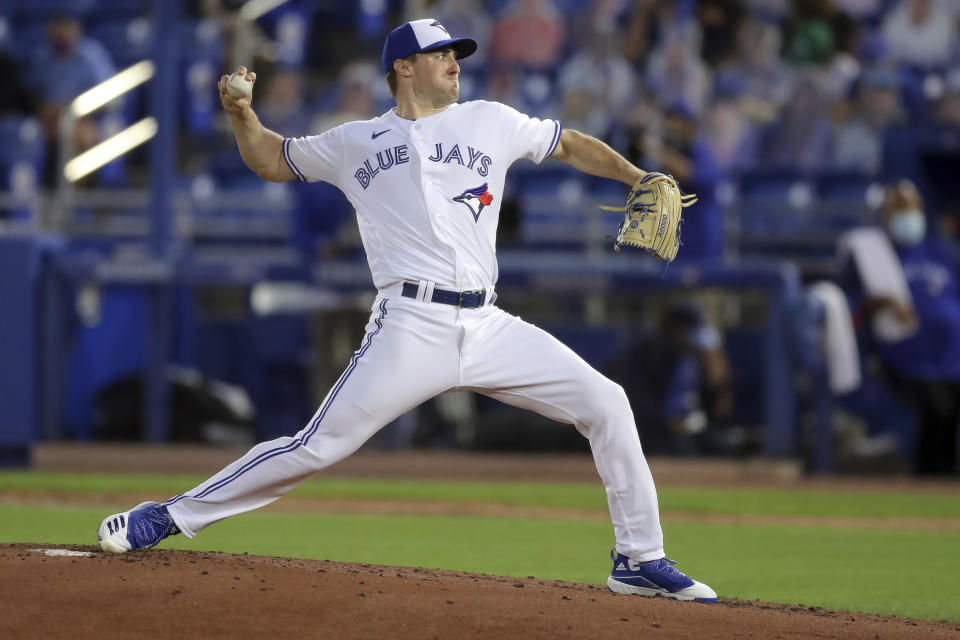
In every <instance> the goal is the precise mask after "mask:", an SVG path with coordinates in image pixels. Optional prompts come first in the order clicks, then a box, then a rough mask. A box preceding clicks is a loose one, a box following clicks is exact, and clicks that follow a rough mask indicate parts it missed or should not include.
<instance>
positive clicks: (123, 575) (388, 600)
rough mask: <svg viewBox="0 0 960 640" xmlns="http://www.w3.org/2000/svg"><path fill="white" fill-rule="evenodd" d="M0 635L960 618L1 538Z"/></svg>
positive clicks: (765, 633)
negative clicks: (111, 551)
mask: <svg viewBox="0 0 960 640" xmlns="http://www.w3.org/2000/svg"><path fill="white" fill-rule="evenodd" d="M0 603H2V610H3V615H0V637H2V638H28V637H29V638H34V637H36V638H67V637H69V638H72V639H76V640H83V639H85V638H96V639H97V640H102V639H103V638H138V639H140V638H144V637H155V638H161V637H162V638H178V639H183V640H186V639H190V638H226V637H229V638H256V639H257V640H263V639H264V638H336V639H341V638H375V639H376V640H383V639H384V638H390V639H404V638H418V639H419V638H444V639H446V638H457V639H459V638H524V639H525V640H526V639H530V638H550V639H553V638H616V639H617V640H623V638H625V637H643V638H696V639H697V640H703V639H704V638H713V639H724V638H764V639H767V638H787V637H789V638H808V637H809V638H814V637H816V638H883V639H885V640H886V639H893V638H924V639H932V638H951V639H953V640H957V639H958V638H960V629H958V628H957V626H958V625H956V624H948V623H935V622H924V621H913V620H904V619H900V618H883V617H880V616H873V615H864V614H853V613H842V612H835V611H825V610H822V609H817V608H812V607H810V608H807V607H797V606H786V605H776V604H761V603H757V602H745V601H741V600H723V601H722V602H721V603H720V604H716V605H708V604H699V603H688V602H673V601H670V600H666V599H663V598H641V597H636V596H620V595H614V594H611V593H609V592H608V591H606V589H605V588H602V587H599V586H596V585H583V584H569V583H562V582H550V581H544V580H536V579H533V578H528V579H517V578H505V577H499V576H487V575H475V574H465V573H455V572H450V571H434V570H430V569H420V568H417V569H414V568H403V567H382V566H374V565H366V564H346V563H340V562H323V561H317V560H295V559H287V558H268V557H257V556H245V555H243V556H239V555H229V554H223V553H202V552H187V551H166V550H162V549H161V550H157V549H154V550H149V551H143V552H137V553H133V554H128V555H121V556H114V555H107V554H103V553H100V552H99V551H98V550H96V548H95V547H86V546H83V547H81V546H62V545H61V546H51V545H22V544H18V545H9V544H7V545H0Z"/></svg>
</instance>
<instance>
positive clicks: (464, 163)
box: [353, 142, 493, 189]
mask: <svg viewBox="0 0 960 640" xmlns="http://www.w3.org/2000/svg"><path fill="white" fill-rule="evenodd" d="M466 150H467V153H466V156H464V153H463V151H461V150H460V145H459V144H454V145H453V146H452V147H450V146H449V145H448V146H447V147H446V148H444V145H443V143H442V142H438V143H436V145H435V147H434V152H433V153H432V154H430V155H429V156H427V160H431V161H433V162H437V163H443V164H451V163H454V162H455V163H457V164H459V165H460V166H461V167H466V168H467V169H475V170H476V172H477V173H479V174H480V175H481V176H482V177H486V176H487V174H489V173H490V165H491V164H493V158H491V157H490V156H489V155H487V154H486V153H484V152H483V151H481V150H480V149H474V148H473V147H471V146H469V145H468V146H467V148H466ZM409 161H410V156H409V154H408V151H407V145H405V144H401V145H397V146H395V147H388V148H387V149H383V150H382V151H378V152H377V153H376V160H374V159H373V158H367V159H366V160H364V161H363V166H361V167H360V168H358V169H357V170H356V171H355V172H354V173H353V177H354V178H356V179H357V182H359V183H360V186H362V187H363V188H364V189H366V188H367V187H369V186H370V183H371V182H372V181H373V179H374V178H375V177H376V176H377V174H378V173H380V172H381V171H387V170H388V169H390V168H391V167H393V166H395V165H398V164H405V163H407V162H409Z"/></svg>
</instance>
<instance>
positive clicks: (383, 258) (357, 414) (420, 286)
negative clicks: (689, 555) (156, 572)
mask: <svg viewBox="0 0 960 640" xmlns="http://www.w3.org/2000/svg"><path fill="white" fill-rule="evenodd" d="M561 130H562V126H561V124H560V123H559V122H557V121H553V120H538V119H536V118H529V117H527V116H525V115H523V114H521V113H519V112H517V111H515V110H514V109H512V108H510V107H507V106H505V105H502V104H499V103H495V102H485V101H475V102H466V103H463V104H452V105H450V106H449V107H447V108H446V109H444V110H443V111H441V112H439V113H436V114H433V115H429V116H426V117H422V118H419V119H417V120H405V119H403V118H400V117H399V116H397V114H396V110H395V109H391V110H390V111H388V112H387V113H385V114H383V115H382V116H380V117H377V118H373V119H371V120H367V121H363V122H351V123H347V124H344V125H342V126H339V127H336V128H334V129H331V130H329V131H327V132H325V133H323V134H320V135H317V136H308V137H305V138H288V139H286V140H284V142H283V152H284V157H285V159H286V161H287V163H288V165H289V166H290V169H291V170H292V171H293V172H294V173H295V174H296V175H297V177H298V178H299V179H300V180H307V181H317V180H324V181H327V182H329V183H331V184H333V185H336V186H337V187H339V188H340V189H341V190H342V191H343V192H344V193H345V194H346V195H347V197H348V198H349V200H350V202H351V203H353V206H354V207H355V208H356V211H357V220H358V223H359V226H360V233H361V236H362V238H363V245H364V248H365V249H366V253H367V258H368V261H369V264H370V270H371V272H372V275H373V282H374V285H375V286H376V287H377V290H378V294H377V297H376V300H375V302H374V304H373V308H372V310H371V314H370V321H369V322H368V324H367V327H366V335H365V336H364V338H363V340H362V342H361V344H360V348H359V349H358V350H357V351H356V353H354V355H353V357H352V358H351V360H350V363H349V365H348V366H347V368H346V370H345V371H344V372H343V374H342V375H341V376H340V378H339V380H337V382H336V384H335V385H334V386H333V388H332V389H331V390H330V392H329V393H328V394H327V397H326V398H325V399H324V401H323V403H322V404H321V405H320V408H319V409H318V410H317V412H316V414H315V415H314V416H313V418H312V419H311V420H310V422H309V423H308V424H307V425H306V427H304V429H303V430H302V431H300V432H299V433H297V434H296V435H295V436H293V437H285V438H279V439H277V440H273V441H271V442H265V443H262V444H259V445H257V446H255V447H253V449H251V450H250V451H249V452H248V453H247V454H246V455H245V456H243V457H242V458H240V459H239V460H237V461H236V462H234V463H233V464H231V465H229V466H227V467H226V468H225V469H223V470H222V471H221V472H219V473H218V474H216V475H215V476H213V477H212V478H210V479H209V480H207V481H206V482H204V483H203V484H201V485H200V486H198V487H196V488H195V489H193V490H191V491H188V492H187V493H185V494H183V495H180V496H177V497H175V498H173V499H171V500H169V501H167V502H166V503H165V504H166V505H167V507H168V509H169V511H170V514H171V516H172V517H173V519H174V521H175V522H176V524H177V526H178V527H179V528H180V530H181V531H182V532H183V533H184V534H185V535H187V536H188V537H193V536H194V535H195V534H196V533H197V532H198V531H200V530H201V529H203V528H204V527H206V526H207V525H209V524H211V523H213V522H216V521H218V520H221V519H223V518H226V517H228V516H231V515H234V514H237V513H242V512H244V511H249V510H251V509H256V508H258V507H261V506H264V505H266V504H269V503H271V502H273V501H274V500H276V499H277V498H279V497H281V496H282V495H284V494H285V493H287V492H288V491H290V490H292V489H293V488H294V487H295V486H297V485H298V484H300V483H301V482H303V481H304V480H306V479H307V478H309V477H310V476H312V475H313V474H315V473H317V472H318V471H320V470H321V469H323V468H325V467H327V466H329V465H331V464H333V463H335V462H337V461H338V460H341V459H343V458H345V457H346V456H348V455H350V454H351V453H353V452H354V451H356V450H357V449H358V448H359V447H360V445H362V444H363V443H364V442H365V441H366V440H367V439H368V438H369V437H370V436H372V435H373V434H374V433H375V432H376V431H377V430H379V429H380V428H381V427H383V426H384V425H385V424H387V423H389V422H390V421H392V420H393V419H394V418H396V417H397V416H399V415H401V414H403V413H405V412H406V411H408V410H410V409H412V408H413V407H415V406H417V405H418V404H420V403H422V402H423V401H425V400H427V399H429V398H431V397H433V396H436V395H438V394H441V393H444V392H447V391H457V390H463V389H468V390H473V391H476V392H478V393H482V394H485V395H488V396H490V397H492V398H496V399H497V400H501V401H503V402H506V403H508V404H511V405H515V406H518V407H523V408H525V409H531V410H533V411H536V412H538V413H540V414H542V415H544V416H547V417H549V418H552V419H554V420H558V421H560V422H566V423H569V424H573V425H574V426H575V427H576V428H577V430H578V431H580V433H582V434H583V435H584V436H586V437H587V438H588V439H589V441H590V447H591V449H592V451H593V456H594V460H595V462H596V465H597V470H598V471H599V473H600V477H601V479H602V481H603V484H604V486H605V487H606V491H607V499H608V502H609V506H610V515H611V517H612V520H613V524H614V529H615V534H616V540H617V543H616V549H617V551H619V552H620V553H622V554H624V555H627V556H629V557H630V558H633V559H634V560H640V561H645V560H653V559H657V558H661V557H663V555H664V552H663V535H662V532H661V529H660V521H659V514H658V507H657V495H656V491H655V489H654V484H653V479H652V477H651V475H650V470H649V468H648V466H647V463H646V460H645V459H644V456H643V451H642V450H641V447H640V440H639V437H638V435H637V429H636V426H635V424H634V421H633V414H632V412H631V410H630V406H629V404H628V402H627V398H626V395H625V394H624V392H623V389H622V388H621V387H620V386H619V385H617V384H616V383H614V382H612V381H611V380H609V379H607V378H605V377H604V376H603V375H601V374H600V373H598V372H597V371H596V370H594V369H593V368H592V367H590V366H589V365H588V364H587V363H586V362H584V361H583V360H582V359H581V358H580V357H579V356H577V355H576V354H575V353H574V352H573V351H571V350H570V349H568V348H567V347H566V346H564V345H563V344H561V343H560V342H559V341H558V340H556V339H555V338H553V337H552V336H550V335H549V334H547V333H546V332H544V331H542V330H541V329H538V328H537V327H535V326H533V325H531V324H529V323H527V322H524V321H523V320H521V319H520V318H518V317H516V316H513V315H510V314H508V313H506V312H505V311H503V310H501V309H500V308H498V307H496V306H494V305H493V301H494V299H495V294H494V291H493V288H494V284H495V283H496V280H497V260H496V252H495V238H496V229H497V219H498V215H499V210H500V202H501V201H502V197H503V185H504V178H505V176H506V172H507V169H508V168H509V167H510V165H511V164H513V162H514V161H515V160H518V159H519V158H529V159H531V160H533V161H534V162H538V163H539V162H540V161H542V160H543V159H544V158H546V157H548V156H550V155H551V153H553V150H554V149H555V148H556V146H557V142H558V141H559V139H560V133H561ZM463 291H466V292H470V293H466V294H463V295H461V293H460V292H463ZM451 292H452V293H451ZM451 297H452V299H453V300H454V302H455V304H444V303H441V302H434V301H433V300H435V299H448V298H451ZM457 301H460V302H463V303H464V304H465V305H467V306H457V304H456V302H457ZM472 305H479V306H474V307H473V308H470V306H472Z"/></svg>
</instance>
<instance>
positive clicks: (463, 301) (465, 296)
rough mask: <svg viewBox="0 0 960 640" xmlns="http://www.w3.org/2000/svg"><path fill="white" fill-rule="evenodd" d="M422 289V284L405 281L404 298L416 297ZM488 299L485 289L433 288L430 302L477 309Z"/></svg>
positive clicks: (401, 293) (402, 293)
mask: <svg viewBox="0 0 960 640" xmlns="http://www.w3.org/2000/svg"><path fill="white" fill-rule="evenodd" d="M419 291H420V285H417V284H414V283H412V282H404V283H403V291H401V292H400V295H402V296H403V297H404V298H416V297H417V293H418V292H419ZM486 299H487V292H486V291H484V290H483V289H480V290H478V291H448V290H446V289H437V288H436V287H434V289H433V297H432V298H430V302H439V303H440V304H452V305H453V306H455V307H463V308H465V309H476V308H477V307H482V306H483V303H484V302H485V301H486Z"/></svg>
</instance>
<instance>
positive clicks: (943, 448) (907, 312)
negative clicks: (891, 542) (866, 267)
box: [851, 180, 960, 474]
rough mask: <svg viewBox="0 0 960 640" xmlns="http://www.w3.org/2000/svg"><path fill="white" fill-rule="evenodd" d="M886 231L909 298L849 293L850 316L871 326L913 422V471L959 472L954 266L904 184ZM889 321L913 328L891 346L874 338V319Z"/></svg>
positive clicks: (893, 195)
mask: <svg viewBox="0 0 960 640" xmlns="http://www.w3.org/2000/svg"><path fill="white" fill-rule="evenodd" d="M882 222H883V230H884V232H885V234H886V235H887V237H888V238H889V240H890V243H891V245H892V248H893V252H894V254H895V258H896V260H897V261H898V262H899V266H900V268H901V269H902V273H903V278H904V279H905V281H906V285H907V289H908V290H909V296H908V297H907V299H905V298H904V297H895V296H881V295H871V294H869V293H864V291H865V289H866V288H865V287H863V286H860V285H862V284H863V283H862V282H861V283H858V286H857V287H856V288H855V289H854V295H853V304H852V305H851V306H852V308H853V309H854V311H855V315H856V316H858V317H859V318H860V319H862V320H865V321H867V322H870V323H871V324H870V325H869V326H871V327H872V329H873V330H872V331H871V332H870V335H869V336H868V338H869V340H868V342H869V345H868V346H870V347H872V348H873V349H874V350H875V353H876V354H877V355H878V356H879V359H880V362H881V364H882V367H883V370H884V373H885V374H886V376H887V378H888V379H889V381H890V383H891V385H892V387H893V389H894V390H895V391H896V393H897V395H898V396H899V397H900V398H901V399H902V400H903V401H904V402H905V403H906V404H907V405H909V406H910V408H911V409H912V410H913V412H914V415H915V418H916V447H915V470H916V471H917V472H918V473H922V474H949V473H955V472H956V471H957V428H958V422H960V287H958V281H957V267H958V265H957V261H956V259H955V257H954V255H953V253H952V252H951V251H950V248H949V247H947V246H946V245H945V244H944V243H942V242H941V241H939V240H938V239H935V238H932V237H930V234H928V232H927V218H926V215H925V212H924V208H923V201H922V199H921V196H920V193H919V192H918V191H917V188H916V187H915V186H914V185H913V183H911V182H910V181H909V180H901V181H898V182H895V183H893V184H891V185H888V186H887V188H886V190H885V192H884V201H883V209H882ZM883 314H886V315H887V316H892V317H893V319H894V320H895V321H899V322H900V323H901V324H902V325H904V326H911V325H913V328H912V329H911V330H909V331H905V332H903V333H902V334H901V335H900V336H897V338H896V339H883V337H881V336H878V333H880V332H879V331H878V326H877V325H876V324H875V323H873V321H874V320H876V319H877V316H879V315H883Z"/></svg>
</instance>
